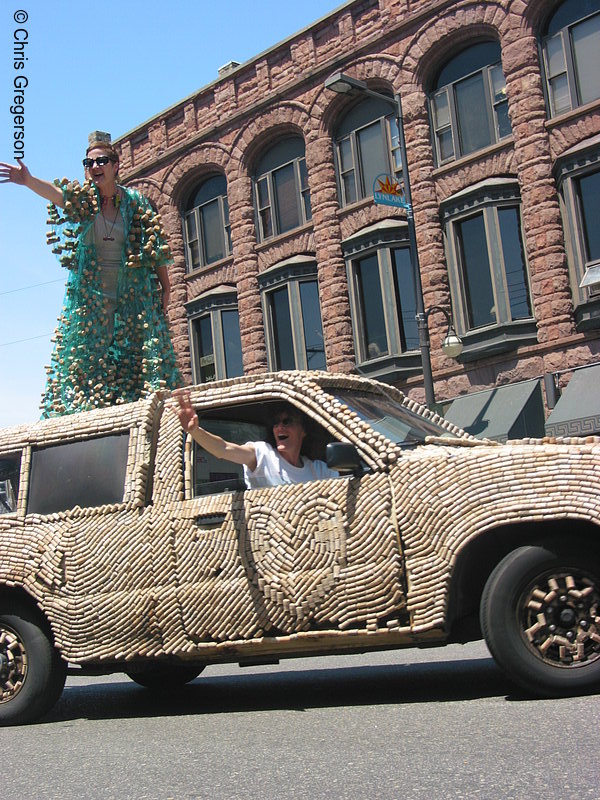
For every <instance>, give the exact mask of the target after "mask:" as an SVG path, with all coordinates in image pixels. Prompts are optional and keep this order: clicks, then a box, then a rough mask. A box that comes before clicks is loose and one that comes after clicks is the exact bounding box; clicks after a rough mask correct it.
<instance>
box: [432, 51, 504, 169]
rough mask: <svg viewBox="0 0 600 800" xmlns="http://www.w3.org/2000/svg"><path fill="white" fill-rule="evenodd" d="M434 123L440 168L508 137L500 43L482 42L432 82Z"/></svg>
mask: <svg viewBox="0 0 600 800" xmlns="http://www.w3.org/2000/svg"><path fill="white" fill-rule="evenodd" d="M431 118H432V127H433V136H434V141H435V151H436V157H437V163H438V164H445V163H446V162H448V161H454V160H455V159H457V158H460V157H461V156H466V155H468V154H469V153H474V152H475V151H477V150H481V149H483V148H484V147H488V146H489V145H491V144H494V143H495V142H498V141H500V140H501V139H504V138H505V137H506V136H510V135H511V133H512V130H511V127H510V120H509V118H508V103H507V98H506V81H505V79H504V73H503V72H502V64H501V59H500V45H499V43H498V42H492V41H490V42H480V43H479V44H475V45H472V46H471V47H468V48H467V49H466V50H463V51H462V52H460V53H459V54H458V55H456V56H454V58H452V59H451V60H450V61H448V62H447V63H446V64H445V66H444V67H443V69H442V70H441V72H440V73H439V75H438V77H437V80H436V81H435V83H434V86H433V91H432V94H431Z"/></svg>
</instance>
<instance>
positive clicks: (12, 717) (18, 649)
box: [0, 601, 67, 725]
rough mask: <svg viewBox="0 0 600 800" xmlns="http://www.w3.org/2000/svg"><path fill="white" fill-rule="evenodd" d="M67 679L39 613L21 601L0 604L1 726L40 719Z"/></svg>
mask: <svg viewBox="0 0 600 800" xmlns="http://www.w3.org/2000/svg"><path fill="white" fill-rule="evenodd" d="M66 676H67V664H66V663H65V662H64V661H63V660H62V659H61V657H60V655H59V653H58V651H57V650H56V648H55V647H54V644H53V642H52V640H51V636H50V632H49V631H48V630H47V628H46V625H45V624H44V620H43V618H42V617H41V615H40V614H39V612H37V611H36V610H35V609H33V608H31V607H30V606H28V605H27V604H26V603H22V602H20V601H2V602H0V725H22V724H24V723H27V722H32V721H33V720H35V719H38V718H39V717H41V716H42V715H43V714H45V713H46V711H49V710H50V709H51V708H52V706H53V705H54V704H55V703H56V701H57V700H58V698H59V697H60V695H61V692H62V690H63V688H64V685H65V680H66Z"/></svg>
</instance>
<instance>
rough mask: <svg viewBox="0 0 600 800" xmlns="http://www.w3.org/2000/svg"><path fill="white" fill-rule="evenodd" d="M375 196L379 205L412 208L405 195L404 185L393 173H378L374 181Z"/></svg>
mask: <svg viewBox="0 0 600 800" xmlns="http://www.w3.org/2000/svg"><path fill="white" fill-rule="evenodd" d="M373 198H374V199H375V202H376V203H377V204H378V205H383V206H396V208H406V209H410V204H409V203H407V202H406V199H405V197H404V186H403V185H402V184H401V183H399V182H398V180H396V178H395V177H394V176H393V175H386V174H385V173H383V174H381V175H378V176H377V177H376V178H375V180H374V181H373Z"/></svg>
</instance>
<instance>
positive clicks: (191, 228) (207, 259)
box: [183, 174, 231, 272]
mask: <svg viewBox="0 0 600 800" xmlns="http://www.w3.org/2000/svg"><path fill="white" fill-rule="evenodd" d="M183 234H184V242H185V254H186V264H187V269H188V272H191V271H192V270H195V269H200V268H201V267H206V266H209V265H210V264H214V263H215V262H217V261H221V259H223V258H227V256H229V255H230V254H231V227H230V225H229V204H228V202H227V180H226V178H225V176H224V175H221V174H217V175H211V176H209V177H207V178H205V179H203V180H202V181H201V182H200V183H198V184H197V185H196V186H195V187H194V188H193V189H192V191H191V192H190V193H189V195H188V199H187V202H186V203H185V206H184V213H183Z"/></svg>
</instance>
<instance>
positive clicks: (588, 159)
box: [556, 137, 600, 330]
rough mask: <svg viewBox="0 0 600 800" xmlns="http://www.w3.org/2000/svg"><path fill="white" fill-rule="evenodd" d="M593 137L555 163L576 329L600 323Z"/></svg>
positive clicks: (599, 186) (599, 161) (599, 179)
mask: <svg viewBox="0 0 600 800" xmlns="http://www.w3.org/2000/svg"><path fill="white" fill-rule="evenodd" d="M596 139H597V137H594V139H592V140H591V141H589V142H587V143H586V142H582V143H581V144H580V145H579V146H578V147H577V148H574V151H572V152H571V153H570V155H569V156H568V157H565V158H563V159H561V160H560V161H559V163H558V165H557V168H556V169H557V173H558V187H559V190H560V200H561V211H562V214H563V224H564V228H565V244H566V248H567V258H568V262H569V274H570V279H571V291H572V293H573V300H574V303H575V319H576V322H577V326H578V328H579V329H580V330H582V329H586V328H598V327H600V227H599V226H598V222H597V218H598V205H599V204H600V150H599V149H598V144H597V141H596Z"/></svg>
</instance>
